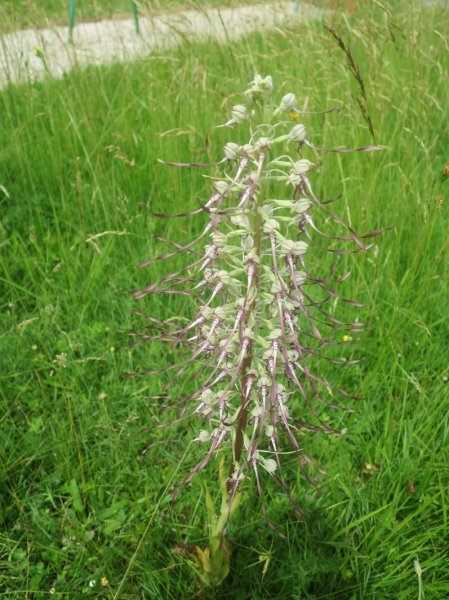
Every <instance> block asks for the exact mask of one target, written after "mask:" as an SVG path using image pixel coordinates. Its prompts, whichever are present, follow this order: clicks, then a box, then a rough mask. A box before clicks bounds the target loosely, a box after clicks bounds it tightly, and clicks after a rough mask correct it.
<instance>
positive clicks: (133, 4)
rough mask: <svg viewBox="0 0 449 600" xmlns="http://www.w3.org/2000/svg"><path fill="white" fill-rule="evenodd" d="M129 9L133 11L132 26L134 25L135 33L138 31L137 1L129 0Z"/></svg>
mask: <svg viewBox="0 0 449 600" xmlns="http://www.w3.org/2000/svg"><path fill="white" fill-rule="evenodd" d="M131 10H132V11H133V17H134V27H135V30H136V33H140V27H139V12H138V10H137V2H136V0H131Z"/></svg>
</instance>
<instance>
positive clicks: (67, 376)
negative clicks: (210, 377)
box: [0, 2, 449, 600]
mask: <svg viewBox="0 0 449 600" xmlns="http://www.w3.org/2000/svg"><path fill="white" fill-rule="evenodd" d="M447 23H448V20H447V19H446V20H444V18H443V14H442V12H441V8H437V7H436V8H434V9H420V8H419V7H418V6H415V7H414V8H413V10H410V9H408V7H407V10H406V11H405V10H404V12H401V11H399V10H395V11H390V12H388V10H384V9H383V8H382V6H381V5H380V4H379V3H374V2H373V3H369V5H368V4H367V6H366V13H359V14H358V15H357V16H356V17H351V18H347V19H343V18H342V19H341V20H336V22H335V23H334V25H335V27H336V29H337V30H338V32H339V33H340V34H341V35H342V36H343V38H344V39H345V41H346V42H347V43H348V44H349V45H350V46H351V48H352V51H353V54H354V57H355V60H356V61H357V64H358V65H359V68H360V71H361V74H362V76H363V78H364V82H365V85H366V90H367V108H368V110H369V114H370V116H371V119H372V122H373V126H374V131H375V135H376V140H377V142H378V143H382V144H384V145H386V146H387V147H388V150H387V151H385V152H384V153H376V154H374V155H369V156H368V155H360V154H354V155H347V156H333V155H327V154H325V155H322V157H321V161H320V164H319V168H318V170H317V172H316V174H315V176H314V181H315V186H316V188H317V189H318V190H319V191H320V193H321V195H322V196H323V197H331V196H335V195H337V194H338V193H340V192H343V194H344V198H343V199H342V200H341V201H340V204H339V205H338V210H340V211H341V213H342V214H344V215H346V216H348V215H349V216H350V219H351V222H352V224H353V225H354V227H356V228H357V229H359V230H360V231H363V232H365V231H368V230H371V229H378V228H383V227H391V229H390V230H389V231H388V232H387V233H385V234H384V235H383V236H382V237H381V238H379V239H377V240H376V247H375V248H374V251H371V254H370V255H369V256H358V257H357V256H356V257H351V258H348V259H347V260H343V261H342V266H341V269H342V270H343V269H344V266H350V268H351V269H352V270H353V276H352V277H351V279H350V280H348V281H347V282H346V283H345V288H344V291H345V295H346V296H347V297H356V298H358V299H360V300H362V301H364V302H365V303H366V304H367V306H366V307H365V308H364V309H362V310H361V313H360V318H361V320H363V321H364V322H366V323H368V324H369V327H368V332H367V333H366V334H365V335H363V336H362V338H361V339H360V340H358V341H357V344H356V345H354V346H353V347H350V348H349V349H348V352H347V356H350V355H352V352H353V353H354V355H364V356H365V360H364V361H363V362H362V363H361V364H360V366H358V367H350V368H348V369H347V370H345V371H341V370H338V371H335V372H331V371H329V372H328V373H326V374H327V375H328V376H329V377H331V378H332V379H333V380H334V381H335V382H336V384H338V385H341V386H342V387H345V388H347V389H350V390H354V391H358V392H360V394H361V395H362V396H363V400H362V401H361V402H360V403H359V405H358V406H357V409H358V411H357V413H356V414H355V415H352V416H350V417H348V416H344V417H340V416H339V415H335V416H333V417H332V415H331V417H332V418H334V419H335V423H336V424H341V425H342V424H344V425H345V426H346V427H347V430H348V431H347V434H346V435H345V436H343V437H342V438H338V439H330V438H325V437H324V436H321V437H318V436H317V437H316V438H315V437H313V436H312V437H311V438H310V439H307V438H304V447H305V448H306V449H307V450H308V452H309V453H311V454H313V455H314V456H316V458H317V460H318V462H319V464H320V466H322V467H324V468H325V469H326V470H327V475H326V477H324V478H323V479H322V481H321V493H320V494H318V493H317V492H316V491H315V490H314V489H312V488H310V487H309V486H308V485H307V484H306V483H305V482H304V481H302V479H301V477H300V476H299V475H296V471H295V465H294V464H293V463H292V464H291V465H290V467H289V471H290V476H291V477H297V483H296V485H295V494H296V496H297V497H298V499H299V501H300V503H301V504H302V505H303V506H304V508H305V511H306V518H305V519H304V520H303V521H298V520H297V519H296V518H294V517H293V516H292V513H291V511H290V508H289V505H288V502H287V501H286V499H285V497H284V496H283V494H282V493H281V492H280V491H278V490H277V489H275V488H274V487H273V486H272V485H271V482H270V480H269V478H268V477H267V478H266V481H265V482H264V486H265V489H266V490H267V496H268V499H269V502H268V505H269V515H270V518H271V519H272V520H274V521H275V522H276V523H278V524H279V526H280V527H281V528H283V529H284V530H286V531H287V533H288V541H287V542H284V541H282V540H280V539H278V538H277V537H276V536H273V535H272V533H271V532H270V530H269V529H268V528H267V527H266V525H265V523H264V520H263V518H262V517H261V513H260V508H259V505H258V501H257V498H256V495H255V494H254V493H253V492H251V491H250V490H251V487H250V486H248V487H247V488H246V489H247V490H248V491H247V492H246V499H245V502H244V505H243V507H242V508H241V509H240V512H239V513H238V515H237V518H236V521H235V522H234V523H233V526H232V527H231V530H230V538H231V539H232V541H233V562H232V571H231V575H230V577H229V578H228V580H226V581H225V583H224V585H223V588H222V589H221V590H220V591H219V592H217V594H216V597H217V598H233V599H234V598H242V599H243V598H256V599H259V598H260V599H265V598H278V599H279V598H282V599H290V598H295V599H299V598H301V599H302V598H307V599H318V598H319V599H324V598H341V599H346V598H348V599H359V598H367V599H368V598H370V599H371V598H373V599H374V598H375V599H376V600H377V599H382V600H383V599H395V600H397V599H400V600H409V599H411V598H418V579H417V576H416V573H415V570H414V567H413V560H414V559H418V560H419V563H420V565H421V567H422V569H423V574H422V582H423V588H424V592H425V598H426V599H427V600H429V599H441V598H445V597H447V596H449V580H448V577H447V573H448V558H449V557H448V551H447V536H448V533H449V524H448V508H449V498H448V489H449V469H448V459H449V456H448V454H449V453H448V435H449V422H448V416H447V415H448V411H447V408H448V398H449V394H448V385H449V383H448V382H447V381H448V375H449V364H448V362H449V360H448V351H447V348H448V347H449V328H448V324H447V305H448V280H447V264H448V253H447V250H448V234H447V230H448V205H447V204H448V191H447V190H448V185H449V183H448V182H447V181H443V180H442V179H441V177H440V172H441V168H442V166H443V165H444V163H445V162H446V161H447V160H448V159H449V157H448V155H447V154H448V146H447V136H446V132H447V128H446V127H447V125H446V124H447V122H448V107H447V89H446V88H447V86H446V73H447V71H448V68H449V60H448V47H447V42H446V41H445V39H447V34H448V25H447ZM255 71H260V72H261V73H262V74H266V73H271V74H272V75H273V77H274V80H275V83H279V82H284V81H285V82H286V83H285V91H290V90H293V91H295V92H296V93H297V94H298V96H299V98H300V99H301V100H300V102H301V104H303V105H304V106H306V105H307V106H308V108H309V109H317V110H319V109H322V108H327V107H330V106H335V105H341V106H342V111H341V113H340V114H328V115H325V116H316V117H310V118H307V120H306V124H307V125H308V127H309V130H310V132H311V135H312V139H313V141H314V142H316V143H317V145H322V146H324V147H326V146H327V147H329V146H334V145H336V144H341V145H346V146H354V145H362V144H366V143H370V135H369V132H368V129H367V126H366V122H365V120H364V118H363V116H362V114H361V112H360V109H359V106H358V104H357V102H356V101H355V98H354V96H355V95H357V94H358V87H357V82H355V81H354V80H353V78H352V76H351V74H350V73H349V72H348V70H347V69H346V66H345V57H344V55H343V53H342V52H341V50H339V49H338V48H337V46H336V44H335V41H334V40H333V39H332V38H331V36H330V35H329V34H328V33H327V32H325V31H324V29H323V28H322V27H321V26H320V25H319V24H317V23H315V24H310V25H303V26H301V27H297V28H294V29H291V30H288V31H286V32H277V33H273V34H264V35H259V34H256V35H253V36H251V37H250V38H248V39H247V40H244V41H241V42H240V43H238V44H236V43H234V44H233V45H232V47H231V46H216V45H214V44H211V43H210V44H204V45H189V46H185V47H183V48H182V49H181V50H179V51H176V53H173V52H171V53H169V54H165V55H161V56H152V57H149V58H148V59H146V60H142V61H140V62H138V63H134V64H130V65H126V66H113V67H104V68H90V69H86V70H85V71H77V70H74V71H72V72H71V73H70V74H69V75H67V76H66V77H65V78H64V79H63V80H61V81H53V80H50V79H49V80H48V81H44V82H42V83H37V84H30V85H24V86H21V87H17V88H16V87H10V88H8V89H6V90H5V91H3V92H2V93H1V94H0V114H1V117H2V118H1V121H0V186H1V187H0V207H1V213H2V221H1V229H0V251H1V259H2V260H1V267H0V285H1V305H0V311H1V322H2V330H1V333H0V336H1V337H0V357H1V358H0V360H1V362H2V369H1V376H0V389H1V392H0V393H1V395H0V401H1V406H2V411H3V412H2V421H1V424H2V428H1V433H0V436H1V437H0V439H1V448H2V453H1V463H0V482H1V483H0V489H1V496H0V500H1V503H2V504H1V523H2V525H1V529H0V531H1V533H0V595H1V594H2V595H3V596H4V597H5V598H15V597H24V598H25V597H29V598H40V597H41V596H47V595H48V594H49V593H51V592H52V591H53V590H55V593H54V595H55V597H64V598H78V597H79V598H82V597H84V596H91V597H99V598H100V597H108V598H130V599H131V598H133V599H134V598H138V597H139V598H164V599H165V598H173V599H179V598H193V597H195V594H196V590H197V584H196V582H195V579H194V576H193V574H192V571H191V570H190V569H189V567H188V566H187V565H186V564H185V562H184V560H183V559H182V557H181V556H180V554H179V552H176V550H175V549H176V546H177V545H178V544H179V543H180V542H183V541H187V542H192V543H197V544H199V545H204V544H205V540H206V537H207V531H206V529H205V517H206V515H205V510H204V497H203V483H202V481H201V480H200V479H197V480H194V481H193V482H192V484H191V486H190V487H189V488H187V489H186V490H185V491H184V493H183V494H181V495H180V497H179V500H178V502H177V504H176V505H175V506H173V507H172V506H171V505H170V496H169V495H168V493H167V492H168V490H169V489H170V488H171V486H172V485H173V483H174V482H175V481H179V478H180V477H181V475H182V473H185V472H186V470H187V468H188V467H189V465H192V464H193V461H194V459H195V457H196V452H197V451H196V449H195V448H194V447H193V446H191V445H189V444H188V440H189V439H191V438H192V437H193V436H194V431H193V430H192V426H191V425H189V426H187V427H180V426H179V427H178V429H177V430H175V431H171V432H170V437H172V438H178V439H182V440H183V441H184V442H185V443H184V444H177V445H167V446H159V447H157V448H155V449H154V450H152V451H151V453H148V454H147V455H145V457H144V458H142V457H141V456H140V451H141V450H142V449H143V448H144V447H145V445H146V444H148V443H149V442H150V441H154V440H155V439H159V438H161V432H159V433H157V434H156V432H150V433H149V434H138V433H136V432H138V430H139V429H140V428H142V427H145V426H150V427H151V424H152V423H154V422H158V421H159V420H160V417H159V416H158V414H157V412H155V411H153V410H152V409H148V408H146V407H145V400H144V396H145V395H146V394H148V393H150V392H151V391H153V390H154V391H158V390H159V388H160V385H161V383H162V381H165V378H164V377H161V378H160V379H159V380H154V379H153V380H148V379H145V378H142V379H139V378H137V379H128V378H127V376H126V373H127V372H129V371H136V370H139V369H142V368H151V369H152V368H157V366H159V365H160V366H163V365H166V364H168V363H169V362H171V361H173V360H175V355H174V354H173V355H170V354H169V355H164V356H162V355H161V351H160V349H159V348H158V347H156V346H145V347H140V348H136V349H133V350H132V351H130V350H129V349H128V348H127V344H128V343H129V342H128V339H127V338H126V336H125V335H124V332H126V331H127V330H128V329H131V328H138V327H139V326H141V322H140V320H139V318H138V317H137V316H135V315H133V312H132V311H133V310H134V309H140V310H143V311H144V312H148V313H150V312H153V313H156V314H158V315H161V316H169V315H173V314H174V315H176V314H184V313H185V311H186V310H189V306H188V305H187V306H186V305H185V304H184V302H181V301H179V300H177V299H170V300H169V301H168V302H166V301H164V302H162V301H161V300H159V299H151V301H148V302H143V303H137V302H134V301H132V300H131V298H130V294H129V291H130V290H131V289H133V288H137V287H139V286H142V285H144V284H146V283H148V282H149V281H150V280H154V278H155V277H156V276H157V275H158V274H160V273H162V272H163V270H164V269H165V268H166V267H165V266H164V265H160V264H157V265H156V266H152V267H150V268H148V269H146V270H144V271H137V270H136V269H135V265H136V264H137V263H139V262H140V261H141V260H144V259H146V258H148V257H150V256H155V255H156V254H158V253H160V252H161V251H162V250H163V249H164V250H165V245H164V244H162V242H159V241H156V240H155V239H154V238H153V237H152V234H153V233H162V234H163V235H166V236H172V237H173V238H174V239H176V240H180V239H188V238H189V236H190V235H192V234H193V233H194V232H195V231H199V229H200V227H201V225H202V223H200V222H194V221H189V220H187V221H185V222H178V221H176V222H175V221H170V222H168V223H166V222H160V221H157V220H155V219H154V218H153V217H152V216H151V212H152V211H164V212H179V211H181V210H186V209H187V210H188V209H191V208H193V207H196V206H197V200H196V198H197V197H200V198H205V197H206V194H207V192H208V183H207V181H204V180H203V178H202V177H201V173H200V172H198V171H188V170H182V171H175V170H171V169H170V168H168V167H162V166H158V165H157V164H156V158H158V157H161V158H165V159H168V160H186V159H199V160H201V161H208V160H216V159H217V158H220V157H221V151H222V144H223V143H224V142H225V141H228V139H234V137H235V135H237V137H238V135H239V134H235V133H234V132H227V131H223V130H217V131H214V132H212V131H211V127H212V125H215V124H217V123H219V122H222V121H223V116H224V113H225V111H226V109H227V108H229V107H230V106H231V105H232V103H234V102H235V100H236V99H237V98H238V93H239V92H240V90H241V89H242V88H243V87H244V85H245V84H246V83H247V82H248V81H249V80H250V79H251V78H252V76H253V74H254V72H255ZM212 174H213V173H212ZM175 262H176V261H175ZM178 264H182V259H178ZM343 265H344V266H343ZM337 309H338V312H339V314H340V315H342V314H343V313H342V312H341V311H342V310H343V308H342V307H337ZM351 312H352V314H353V311H352V310H351ZM182 385H183V384H182V382H180V384H179V390H182ZM298 410H301V407H300V404H299V401H298ZM369 465H371V467H370V466H369ZM215 468H216V465H214V464H213V465H211V468H210V469H209V471H208V474H209V476H210V478H211V480H212V483H211V484H210V486H211V490H212V491H213V490H214V489H215V488H214V484H213V481H214V479H215V471H214V469H215ZM102 577H105V578H107V580H108V582H109V583H108V584H107V585H105V586H102V585H101V582H100V580H101V578H102ZM93 580H95V582H96V583H95V585H93V587H89V582H90V581H93ZM103 583H105V582H104V581H103ZM203 597H211V596H210V595H208V594H204V595H203Z"/></svg>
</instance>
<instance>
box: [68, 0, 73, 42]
mask: <svg viewBox="0 0 449 600" xmlns="http://www.w3.org/2000/svg"><path fill="white" fill-rule="evenodd" d="M74 27H75V0H70V7H69V36H68V40H67V41H68V42H69V44H73V28H74Z"/></svg>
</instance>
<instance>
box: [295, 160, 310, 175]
mask: <svg viewBox="0 0 449 600" xmlns="http://www.w3.org/2000/svg"><path fill="white" fill-rule="evenodd" d="M314 166H315V165H314V164H313V162H310V160H307V158H302V159H301V160H298V161H297V162H295V164H294V165H293V169H292V173H294V174H295V175H304V173H307V171H310V169H313V167H314Z"/></svg>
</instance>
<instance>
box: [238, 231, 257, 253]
mask: <svg viewBox="0 0 449 600" xmlns="http://www.w3.org/2000/svg"><path fill="white" fill-rule="evenodd" d="M240 243H241V245H242V248H243V250H244V251H245V252H249V251H250V250H251V248H253V246H254V239H253V237H252V236H251V235H249V234H248V235H245V237H242V240H241V242H240Z"/></svg>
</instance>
